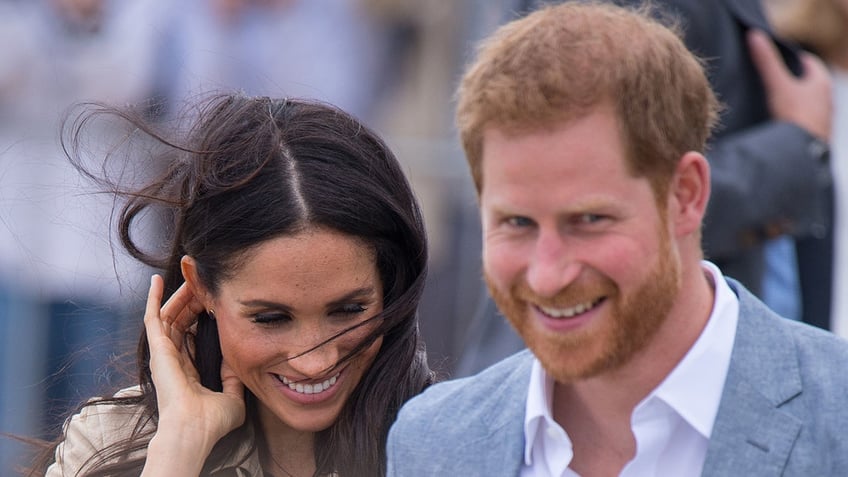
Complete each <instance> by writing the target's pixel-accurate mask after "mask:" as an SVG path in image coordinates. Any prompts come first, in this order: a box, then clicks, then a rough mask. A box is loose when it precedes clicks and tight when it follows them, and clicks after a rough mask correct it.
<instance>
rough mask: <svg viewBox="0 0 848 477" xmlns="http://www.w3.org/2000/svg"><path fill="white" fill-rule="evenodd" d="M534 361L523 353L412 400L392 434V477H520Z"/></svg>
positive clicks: (388, 450) (389, 450)
mask: <svg viewBox="0 0 848 477" xmlns="http://www.w3.org/2000/svg"><path fill="white" fill-rule="evenodd" d="M532 363H533V355H532V354H531V353H530V352H529V351H526V350H525V351H521V352H519V353H516V354H514V355H512V356H510V357H508V358H506V359H504V360H502V361H500V362H498V363H496V364H494V365H492V366H491V367H489V368H487V369H485V370H483V371H481V372H480V373H478V374H476V375H474V376H471V377H467V378H462V379H455V380H451V381H445V382H442V383H438V384H434V385H433V386H431V387H430V388H429V389H427V390H426V391H425V392H424V393H422V394H420V395H418V396H417V397H415V398H413V399H412V400H410V401H409V402H407V403H406V404H405V405H404V406H403V408H402V409H401V410H400V413H399V414H398V418H397V420H396V421H395V423H394V425H393V426H392V428H391V430H390V431H389V437H388V443H387V446H386V454H387V458H388V474H387V475H389V476H392V477H394V476H402V477H411V476H416V477H417V476H422V477H423V476H427V477H429V476H436V475H516V474H517V472H518V466H519V465H520V463H521V456H522V452H523V446H522V443H523V441H524V414H525V412H524V411H525V407H526V404H525V403H526V396H527V389H528V385H529V382H530V370H531V367H532Z"/></svg>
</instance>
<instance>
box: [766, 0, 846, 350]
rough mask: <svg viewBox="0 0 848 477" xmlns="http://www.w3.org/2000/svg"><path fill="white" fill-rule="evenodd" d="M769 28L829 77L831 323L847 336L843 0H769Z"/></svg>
mask: <svg viewBox="0 0 848 477" xmlns="http://www.w3.org/2000/svg"><path fill="white" fill-rule="evenodd" d="M766 6H767V7H768V11H769V13H770V17H771V19H772V22H773V23H774V27H775V30H776V31H777V32H778V33H780V34H781V35H783V36H785V37H786V38H788V39H790V40H794V41H796V42H798V43H800V44H801V45H803V46H804V48H807V49H809V50H810V51H812V52H814V53H816V54H818V55H819V56H821V58H822V59H823V60H824V61H825V63H826V64H827V65H828V66H829V67H830V71H831V75H832V77H833V99H834V101H833V106H834V108H833V139H832V143H831V153H830V155H831V160H830V164H831V168H832V170H833V181H834V192H835V196H836V203H835V212H836V213H835V217H834V222H835V223H834V245H835V247H834V248H835V249H834V256H835V257H834V268H833V288H832V290H833V291H832V295H833V301H832V305H831V313H830V316H831V323H830V324H831V329H832V330H833V331H834V332H836V333H837V334H839V335H841V336H843V337H848V0H769V1H767V2H766Z"/></svg>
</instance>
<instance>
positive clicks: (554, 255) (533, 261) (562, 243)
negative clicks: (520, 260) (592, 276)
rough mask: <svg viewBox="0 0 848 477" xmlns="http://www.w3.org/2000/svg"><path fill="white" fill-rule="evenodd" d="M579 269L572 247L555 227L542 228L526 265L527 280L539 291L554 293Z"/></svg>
mask: <svg viewBox="0 0 848 477" xmlns="http://www.w3.org/2000/svg"><path fill="white" fill-rule="evenodd" d="M579 273H580V263H579V261H577V260H575V258H574V256H573V250H572V249H570V247H569V246H568V244H567V242H566V240H565V239H564V238H563V237H562V236H560V234H559V233H558V232H556V231H553V230H551V231H542V232H541V233H540V234H539V236H538V239H537V241H536V244H535V247H534V248H533V253H532V256H531V257H530V262H529V264H528V266H527V284H528V286H529V287H530V289H531V290H532V291H533V293H535V294H536V295H539V296H542V297H552V296H555V295H556V294H557V293H558V292H559V291H560V290H562V289H563V288H565V287H566V286H568V285H569V284H570V283H571V282H573V281H574V280H575V279H576V278H577V276H578V275H579Z"/></svg>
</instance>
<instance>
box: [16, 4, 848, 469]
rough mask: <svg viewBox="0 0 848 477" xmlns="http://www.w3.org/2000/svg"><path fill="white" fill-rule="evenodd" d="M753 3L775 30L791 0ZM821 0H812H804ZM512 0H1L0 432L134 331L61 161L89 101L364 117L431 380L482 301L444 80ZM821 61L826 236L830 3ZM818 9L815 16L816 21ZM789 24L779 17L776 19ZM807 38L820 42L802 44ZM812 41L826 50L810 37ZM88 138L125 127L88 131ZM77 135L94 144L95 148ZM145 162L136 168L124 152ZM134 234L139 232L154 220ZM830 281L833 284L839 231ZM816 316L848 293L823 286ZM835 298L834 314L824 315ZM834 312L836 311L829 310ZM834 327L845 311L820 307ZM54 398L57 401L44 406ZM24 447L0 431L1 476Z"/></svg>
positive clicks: (96, 367)
mask: <svg viewBox="0 0 848 477" xmlns="http://www.w3.org/2000/svg"><path fill="white" fill-rule="evenodd" d="M807 1H809V3H811V4H817V3H819V2H815V1H812V0H767V2H766V3H768V4H769V5H770V6H772V7H774V8H773V12H774V14H775V18H777V17H780V18H781V20H780V21H776V24H777V25H779V26H780V28H782V29H785V34H786V35H787V36H794V37H795V38H793V39H795V40H797V41H798V42H801V43H805V44H807V43H811V40H809V38H806V37H803V36H800V35H801V33H798V32H797V31H794V30H791V28H790V27H789V26H788V25H789V23H791V22H790V21H789V20H788V19H789V18H794V17H797V16H799V15H800V13H787V12H790V6H792V5H790V4H800V3H807ZM822 1H823V2H824V1H825V0H822ZM524 3H526V2H521V1H519V0H454V1H450V2H445V1H442V0H183V1H180V2H172V1H169V0H0V44H3V45H5V46H4V48H2V49H0V432H6V433H14V434H25V435H38V434H39V432H40V429H42V428H45V426H50V425H53V424H54V422H53V421H52V419H54V417H53V416H54V415H58V414H61V413H62V412H63V411H64V409H65V406H67V405H70V404H76V401H77V400H78V399H80V398H82V397H84V396H89V395H93V394H96V391H97V389H98V388H99V387H104V386H106V385H108V384H111V383H109V382H108V381H109V380H110V379H111V374H110V373H109V372H108V370H104V368H103V366H104V364H105V363H106V362H107V361H108V359H109V358H111V357H114V356H116V355H118V354H120V353H121V352H124V351H132V346H131V344H129V345H128V346H127V347H126V348H125V349H124V348H121V347H120V346H116V340H115V338H116V337H119V336H124V335H125V336H127V337H128V338H129V339H130V340H131V339H132V338H133V337H135V336H137V334H138V332H139V330H140V326H141V313H142V309H143V307H142V304H143V297H144V296H145V294H146V284H147V283H148V277H149V274H150V273H151V271H150V270H146V269H144V268H142V267H141V266H139V265H138V264H136V263H135V262H134V261H133V260H131V259H130V258H129V257H128V256H127V255H126V254H125V253H124V251H123V250H121V249H120V247H118V246H117V245H113V244H115V243H116V241H115V240H114V237H113V236H112V235H110V234H111V233H112V232H113V229H114V226H113V225H111V224H112V222H111V221H112V219H113V217H114V216H115V203H114V201H113V197H112V196H110V195H109V194H99V193H96V192H97V188H96V186H95V185H94V184H92V183H90V182H86V180H85V179H84V178H83V177H80V175H79V174H78V173H77V172H76V171H75V170H74V169H73V167H72V166H71V165H70V163H69V162H68V161H67V159H66V158H65V157H64V154H63V151H62V148H61V144H60V140H59V139H60V133H61V127H62V120H63V118H64V117H65V116H66V115H67V113H68V111H69V108H70V107H72V106H73V105H74V104H76V103H78V102H80V101H101V102H106V103H109V104H113V105H115V104H117V105H133V107H135V108H141V109H142V110H143V111H144V112H145V114H148V115H150V117H151V118H153V119H156V120H161V121H167V120H168V119H169V118H172V117H174V116H176V115H178V114H179V113H180V112H181V111H182V110H181V106H182V104H183V102H184V101H186V100H188V99H191V98H195V97H197V96H198V95H201V96H202V95H204V94H207V93H209V92H212V91H218V90H222V89H224V90H230V89H237V90H242V91H244V92H246V93H248V94H251V95H267V96H278V97H311V98H318V99H321V100H325V101H328V102H330V103H333V104H336V105H338V106H340V107H342V108H344V109H346V110H347V111H350V112H351V113H353V114H355V115H357V116H358V117H360V118H361V119H362V120H363V121H364V122H366V123H367V124H369V125H371V126H372V127H374V128H375V129H376V130H377V131H378V132H380V133H381V134H382V135H383V136H384V137H385V138H386V140H387V141H388V143H389V144H390V145H391V146H392V148H393V149H394V150H395V152H396V153H397V155H398V157H399V158H400V159H401V161H402V162H403V163H404V165H405V167H406V168H407V172H408V174H409V176H410V178H411V180H412V182H413V186H414V188H415V189H416V191H417V193H418V194H419V196H420V199H421V202H422V205H423V207H424V213H425V220H426V223H427V227H428V235H429V240H430V246H431V258H432V260H431V261H432V263H431V272H430V283H429V285H428V288H427V291H426V292H425V297H424V300H423V302H422V308H421V326H422V331H423V334H424V338H425V340H426V343H427V345H428V349H429V351H430V359H431V364H432V365H433V367H434V368H436V369H438V370H441V371H442V373H443V374H444V375H449V374H450V373H451V372H452V370H453V367H454V366H455V364H456V362H457V360H458V358H459V356H460V355H461V354H462V351H463V349H464V347H465V340H466V336H465V335H466V330H467V329H468V326H469V323H470V322H471V320H472V317H473V316H474V315H475V312H476V310H477V308H478V306H479V305H480V303H481V301H482V299H483V296H484V291H483V286H482V282H481V279H480V277H481V272H480V264H479V260H480V251H479V243H480V237H479V235H480V234H479V224H478V220H477V216H476V205H475V197H474V195H473V188H472V187H471V185H470V179H469V178H468V174H467V171H466V170H465V164H464V161H462V160H461V156H460V155H461V150H460V147H459V144H458V142H457V140H456V138H455V135H454V128H453V101H452V95H453V89H454V86H455V80H456V78H457V76H458V73H459V71H460V68H461V67H462V65H463V64H464V62H465V61H466V59H467V57H468V56H469V54H470V52H471V51H472V48H473V45H474V43H475V41H476V40H477V39H479V38H481V37H482V36H483V35H485V34H487V33H489V32H490V31H491V30H492V29H493V28H494V27H495V26H497V25H499V24H501V23H502V22H503V21H504V20H505V19H507V18H510V17H511V16H513V15H515V14H516V13H518V12H519V11H520V10H521V8H522V6H523V4H524ZM833 3H834V4H837V3H841V7H838V8H841V9H842V10H841V12H842V13H841V16H838V17H837V18H840V19H841V20H842V23H841V24H840V25H838V26H836V27H835V28H836V29H837V31H840V32H841V37H839V40H838V41H841V43H840V44H841V46H842V49H841V51H832V52H831V50H828V51H825V50H821V51H820V52H819V54H821V55H822V56H823V58H825V60H826V61H827V63H828V64H829V65H830V66H831V67H832V68H833V70H834V71H835V76H834V78H835V80H834V84H835V86H836V90H835V92H836V94H835V98H836V107H835V113H836V114H837V116H836V120H835V123H834V128H833V131H834V133H833V138H834V145H833V147H834V151H833V154H834V155H838V156H839V157H840V158H841V159H840V160H833V164H834V166H833V167H834V169H835V172H836V181H837V204H836V206H837V218H836V224H837V228H836V239H837V243H838V244H843V243H846V244H848V220H846V219H845V218H843V217H840V215H839V214H840V212H841V213H843V214H845V212H844V211H846V210H848V194H845V193H844V192H842V193H840V189H839V186H840V185H841V186H842V190H848V166H847V165H846V161H848V157H845V155H846V151H848V146H846V141H848V136H846V134H843V133H841V131H845V127H846V126H845V124H846V122H848V120H846V115H848V104H846V101H848V99H846V98H848V92H846V91H848V80H846V78H848V41H846V38H845V32H846V31H848V22H847V21H846V17H848V6H846V4H848V1H846V0H833ZM822 21H824V20H822ZM784 25H787V26H784ZM809 48H811V49H814V51H815V49H816V48H823V47H821V46H819V45H815V44H810V45H809ZM828 48H829V47H828ZM101 132H102V138H100V139H102V141H101V142H100V144H103V145H108V144H111V143H113V141H110V139H112V140H114V138H117V137H120V135H121V134H124V133H125V131H116V130H114V128H110V127H107V126H103V128H102V131H101ZM98 145H99V144H92V147H91V149H92V153H94V154H98V153H108V148H107V147H106V146H100V148H99V149H98ZM128 168H129V170H132V173H134V174H139V175H140V176H141V177H143V176H144V175H145V174H146V173H149V171H145V170H144V168H143V167H138V166H137V165H136V167H135V168H133V165H132V164H128ZM140 233H149V234H151V235H153V234H155V233H156V230H155V229H151V230H143V231H141V232H140ZM836 254H837V262H836V263H837V264H838V266H837V267H836V268H835V283H836V285H835V286H836V287H838V288H835V290H839V289H843V288H844V287H845V283H846V281H848V276H847V275H848V250H846V249H845V247H839V246H837V252H836ZM833 295H834V298H835V304H834V310H835V311H834V316H848V314H847V313H848V312H846V311H845V308H848V303H846V301H848V295H844V296H842V295H841V294H840V293H834V294H833ZM836 310H840V311H836ZM837 323H838V324H837ZM834 328H835V329H838V330H839V331H840V332H841V333H843V334H846V335H848V323H845V322H843V321H838V322H837V321H834ZM53 411H55V412H53ZM21 449H23V447H20V446H18V445H17V444H15V443H14V441H10V440H8V439H2V440H0V474H3V475H6V474H7V471H6V470H7V469H11V468H12V465H13V464H14V462H15V459H16V458H19V456H20V455H21Z"/></svg>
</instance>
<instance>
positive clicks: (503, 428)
mask: <svg viewBox="0 0 848 477" xmlns="http://www.w3.org/2000/svg"><path fill="white" fill-rule="evenodd" d="M728 282H729V283H730V285H731V288H733V290H734V291H735V292H736V294H737V295H738V296H739V301H740V311H739V325H738V328H737V331H736V341H735V343H734V346H733V354H732V357H731V361H730V369H729V371H728V376H727V381H726V382H725V386H724V391H723V393H722V399H721V404H720V406H719V412H718V415H717V416H716V422H715V425H714V426H713V434H712V437H711V439H710V444H709V448H708V450H707V457H706V462H705V463H704V469H703V473H702V475H704V476H722V477H725V476H737V475H738V476H746V477H748V476H803V477H808V476H848V400H846V396H848V374H846V368H848V342H846V341H844V340H842V339H840V338H838V337H837V336H835V335H833V334H830V333H827V332H824V331H822V330H820V329H817V328H814V327H811V326H808V325H805V324H802V323H797V322H793V321H790V320H786V319H783V318H780V317H778V316H777V315H775V314H774V313H772V312H771V311H770V310H769V309H768V308H766V306H765V305H763V304H762V303H761V302H760V301H759V300H757V298H756V297H754V296H753V295H752V294H751V293H750V292H748V291H747V290H746V289H745V288H744V287H743V286H742V285H740V284H739V283H738V282H735V281H733V280H728ZM532 360H533V356H532V355H531V354H530V353H529V352H528V351H522V352H519V353H517V354H515V355H513V356H511V357H509V358H507V359H506V360H504V361H501V362H500V363H497V364H495V365H494V366H492V367H490V368H488V369H486V370H485V371H483V372H481V373H480V374H478V375H476V376H472V377H469V378H464V379H458V380H454V381H447V382H444V383H440V384H436V385H434V386H432V387H430V389H428V390H427V391H426V392H424V393H423V394H422V395H420V396H418V397H416V398H414V399H412V400H411V401H409V402H408V403H407V404H406V405H405V406H404V407H403V409H402V410H401V412H400V414H399V415H398V419H397V421H396V422H395V424H394V426H393V427H392V429H391V431H390V433H389V439H388V445H387V454H388V475H389V476H390V477H391V476H394V477H417V476H444V475H463V476H478V475H479V476H486V477H495V476H504V477H506V476H509V477H516V476H518V475H519V469H520V466H521V462H522V461H523V458H524V455H523V454H524V408H525V398H526V395H527V386H528V383H529V376H530V366H531V363H532Z"/></svg>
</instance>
